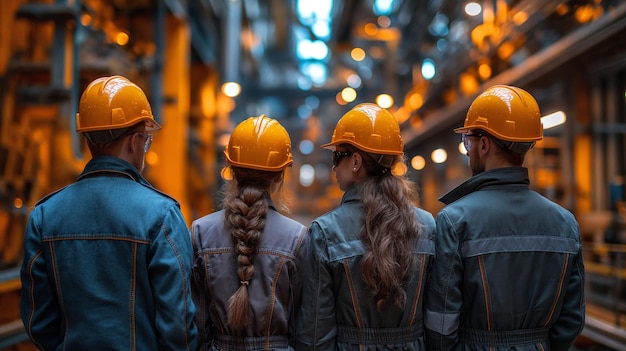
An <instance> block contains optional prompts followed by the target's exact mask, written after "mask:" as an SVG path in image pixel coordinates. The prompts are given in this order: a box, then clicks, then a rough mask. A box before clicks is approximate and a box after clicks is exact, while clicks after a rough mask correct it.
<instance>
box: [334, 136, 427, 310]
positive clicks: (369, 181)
mask: <svg viewBox="0 0 626 351" xmlns="http://www.w3.org/2000/svg"><path fill="white" fill-rule="evenodd" d="M344 147H345V148H346V149H347V150H348V151H351V152H356V153H359V154H360V155H361V156H362V159H363V166H364V167H365V170H366V171H367V177H366V178H365V179H364V180H362V181H361V182H359V183H358V185H357V187H358V191H359V193H360V196H361V201H362V203H363V207H364V210H365V213H364V214H363V219H364V223H363V226H362V227H361V232H360V238H361V241H362V242H363V244H364V246H365V248H366V249H367V253H366V254H365V255H364V256H363V258H362V260H361V277H362V279H363V280H364V281H365V284H366V285H367V287H368V288H369V289H370V291H371V292H372V294H373V296H374V300H375V301H376V305H377V307H378V308H379V309H380V308H382V307H383V306H384V305H385V304H386V303H387V302H390V301H391V302H393V303H394V304H395V305H396V306H398V307H399V308H403V307H404V305H405V302H406V291H405V290H404V282H405V281H406V279H407V276H408V274H409V273H410V272H411V270H412V268H413V267H414V266H415V263H416V262H414V261H415V259H414V256H413V254H412V250H411V247H412V246H414V245H415V242H416V240H417V237H418V236H419V233H420V230H421V226H422V225H421V223H419V221H418V220H417V217H416V215H415V212H414V207H415V206H418V203H419V195H418V192H417V187H416V185H415V183H413V182H411V181H409V180H408V179H406V178H405V177H404V176H398V175H394V174H393V173H392V172H391V168H393V166H394V165H395V164H396V163H398V162H403V160H404V158H403V156H384V157H393V161H392V162H390V163H391V167H384V166H382V165H380V164H379V163H377V162H376V161H375V160H374V158H373V157H372V155H370V154H369V153H367V152H364V151H361V150H359V149H357V148H355V147H353V146H351V145H344ZM376 156H379V155H376Z"/></svg>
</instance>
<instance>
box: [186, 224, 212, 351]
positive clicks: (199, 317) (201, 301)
mask: <svg viewBox="0 0 626 351" xmlns="http://www.w3.org/2000/svg"><path fill="white" fill-rule="evenodd" d="M198 235H199V231H198V228H197V227H196V226H195V225H194V223H192V224H191V241H192V245H193V266H192V269H191V271H192V275H193V277H192V280H191V296H192V298H193V302H194V304H195V306H196V314H195V321H196V325H197V326H198V344H199V346H200V350H208V346H209V343H210V342H211V340H213V335H212V334H211V332H212V330H213V328H211V316H210V314H209V306H210V305H211V295H210V294H209V293H208V284H207V276H206V271H205V267H204V264H205V262H204V259H203V257H202V256H201V255H199V254H198V252H199V250H200V249H201V247H200V244H199V243H200V240H199V238H198Z"/></svg>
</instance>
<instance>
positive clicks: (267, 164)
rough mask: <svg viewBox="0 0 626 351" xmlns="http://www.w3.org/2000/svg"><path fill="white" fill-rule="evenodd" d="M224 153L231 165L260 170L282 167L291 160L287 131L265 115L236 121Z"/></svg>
mask: <svg viewBox="0 0 626 351" xmlns="http://www.w3.org/2000/svg"><path fill="white" fill-rule="evenodd" d="M224 155H225V156H226V161H228V164H230V165H231V166H234V167H241V168H249V169H256V170H260V171H270V172H277V171H282V170H284V169H285V168H287V167H289V166H291V165H292V163H293V159H292V156H291V139H290V138H289V134H288V133H287V131H286V130H285V128H283V126H282V125H280V123H278V121H276V120H275V119H272V118H268V117H266V116H265V115H261V116H258V117H250V118H248V119H246V120H245V121H243V122H241V123H239V125H237V127H235V129H234V130H233V132H232V134H231V135H230V139H229V141H228V146H226V150H225V151H224Z"/></svg>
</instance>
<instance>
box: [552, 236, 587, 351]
mask: <svg viewBox="0 0 626 351" xmlns="http://www.w3.org/2000/svg"><path fill="white" fill-rule="evenodd" d="M572 259H573V264H572V273H571V274H570V276H569V281H568V283H567V290H566V291H565V296H564V297H563V306H562V307H561V313H560V314H559V317H558V319H557V321H556V322H555V323H554V325H553V326H552V327H551V328H550V348H551V349H552V350H556V351H567V350H569V349H570V347H571V345H572V344H573V343H574V341H575V340H576V338H577V337H578V335H579V334H580V333H581V332H582V330H583V328H584V326H585V267H584V265H583V256H582V245H580V246H579V249H578V253H577V254H576V255H575V256H573V257H572Z"/></svg>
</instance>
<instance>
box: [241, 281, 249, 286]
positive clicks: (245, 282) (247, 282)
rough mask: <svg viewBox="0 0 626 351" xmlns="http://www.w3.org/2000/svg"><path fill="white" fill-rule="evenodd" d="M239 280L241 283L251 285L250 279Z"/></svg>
mask: <svg viewBox="0 0 626 351" xmlns="http://www.w3.org/2000/svg"><path fill="white" fill-rule="evenodd" d="M239 282H240V283H241V285H245V286H248V285H250V281H249V280H240V281H239Z"/></svg>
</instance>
